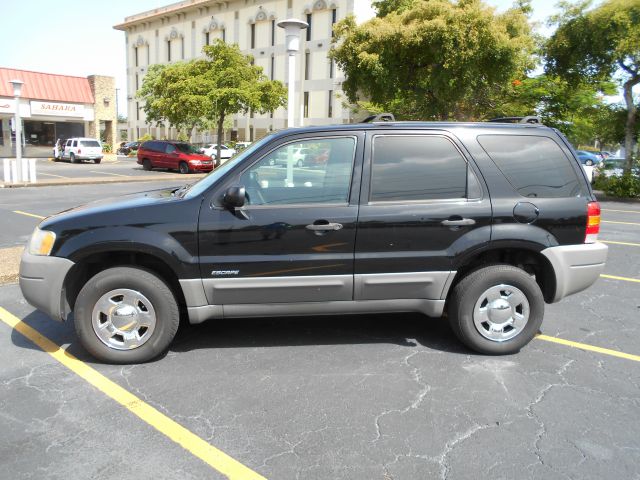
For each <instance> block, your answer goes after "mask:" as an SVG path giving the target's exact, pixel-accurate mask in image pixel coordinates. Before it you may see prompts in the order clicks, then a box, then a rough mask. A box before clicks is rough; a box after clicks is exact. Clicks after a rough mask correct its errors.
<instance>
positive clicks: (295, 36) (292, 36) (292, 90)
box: [278, 18, 309, 128]
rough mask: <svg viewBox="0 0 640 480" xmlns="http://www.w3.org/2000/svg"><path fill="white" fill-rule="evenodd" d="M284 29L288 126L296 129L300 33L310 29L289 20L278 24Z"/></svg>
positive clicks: (294, 20) (305, 24) (298, 22)
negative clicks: (287, 85) (297, 60)
mask: <svg viewBox="0 0 640 480" xmlns="http://www.w3.org/2000/svg"><path fill="white" fill-rule="evenodd" d="M278 26H279V27H280V28H284V33H285V35H286V45H287V53H288V54H289V93H288V99H287V100H288V102H287V124H288V125H287V126H288V127H289V128H291V127H295V95H296V53H298V51H300V31H301V30H304V29H305V28H308V27H309V24H308V23H307V22H303V21H302V20H297V19H295V18H289V19H287V20H281V21H279V22H278Z"/></svg>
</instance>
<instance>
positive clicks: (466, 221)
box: [440, 218, 476, 227]
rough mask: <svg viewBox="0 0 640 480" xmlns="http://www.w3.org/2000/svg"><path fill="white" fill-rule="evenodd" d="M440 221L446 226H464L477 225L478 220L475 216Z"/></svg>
mask: <svg viewBox="0 0 640 480" xmlns="http://www.w3.org/2000/svg"><path fill="white" fill-rule="evenodd" d="M440 223H441V224H442V225H444V226H446V227H464V226H468V225H475V224H476V221H475V220H474V219H473V218H456V219H452V218H449V219H448V220H443V221H442V222H440Z"/></svg>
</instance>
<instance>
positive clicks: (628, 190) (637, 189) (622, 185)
mask: <svg viewBox="0 0 640 480" xmlns="http://www.w3.org/2000/svg"><path fill="white" fill-rule="evenodd" d="M593 186H594V187H595V188H596V189H599V190H603V191H604V193H605V194H606V195H610V196H612V197H617V198H640V177H638V176H637V175H632V174H630V173H627V174H625V175H622V176H620V177H608V178H607V177H604V176H602V177H598V178H597V179H596V181H595V182H594V185H593Z"/></svg>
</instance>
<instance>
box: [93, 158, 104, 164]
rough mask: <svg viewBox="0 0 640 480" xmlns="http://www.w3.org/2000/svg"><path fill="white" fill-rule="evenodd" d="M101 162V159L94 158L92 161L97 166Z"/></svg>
mask: <svg viewBox="0 0 640 480" xmlns="http://www.w3.org/2000/svg"><path fill="white" fill-rule="evenodd" d="M101 161H102V159H101V158H96V159H94V160H93V163H96V164H98V163H100V162H101Z"/></svg>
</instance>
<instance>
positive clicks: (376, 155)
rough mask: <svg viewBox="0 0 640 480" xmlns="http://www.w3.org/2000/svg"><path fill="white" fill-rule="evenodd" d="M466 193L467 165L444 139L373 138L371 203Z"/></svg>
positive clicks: (406, 136) (436, 197) (379, 136)
mask: <svg viewBox="0 0 640 480" xmlns="http://www.w3.org/2000/svg"><path fill="white" fill-rule="evenodd" d="M466 193H467V162H466V160H465V159H464V158H463V157H462V155H461V154H460V152H459V151H458V150H457V148H456V147H455V146H454V145H453V143H451V141H450V140H448V139H447V138H445V137H442V136H437V135H378V136H376V137H374V141H373V164H372V172H371V195H370V198H371V201H372V202H388V201H419V200H442V199H454V198H465V196H466Z"/></svg>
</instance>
